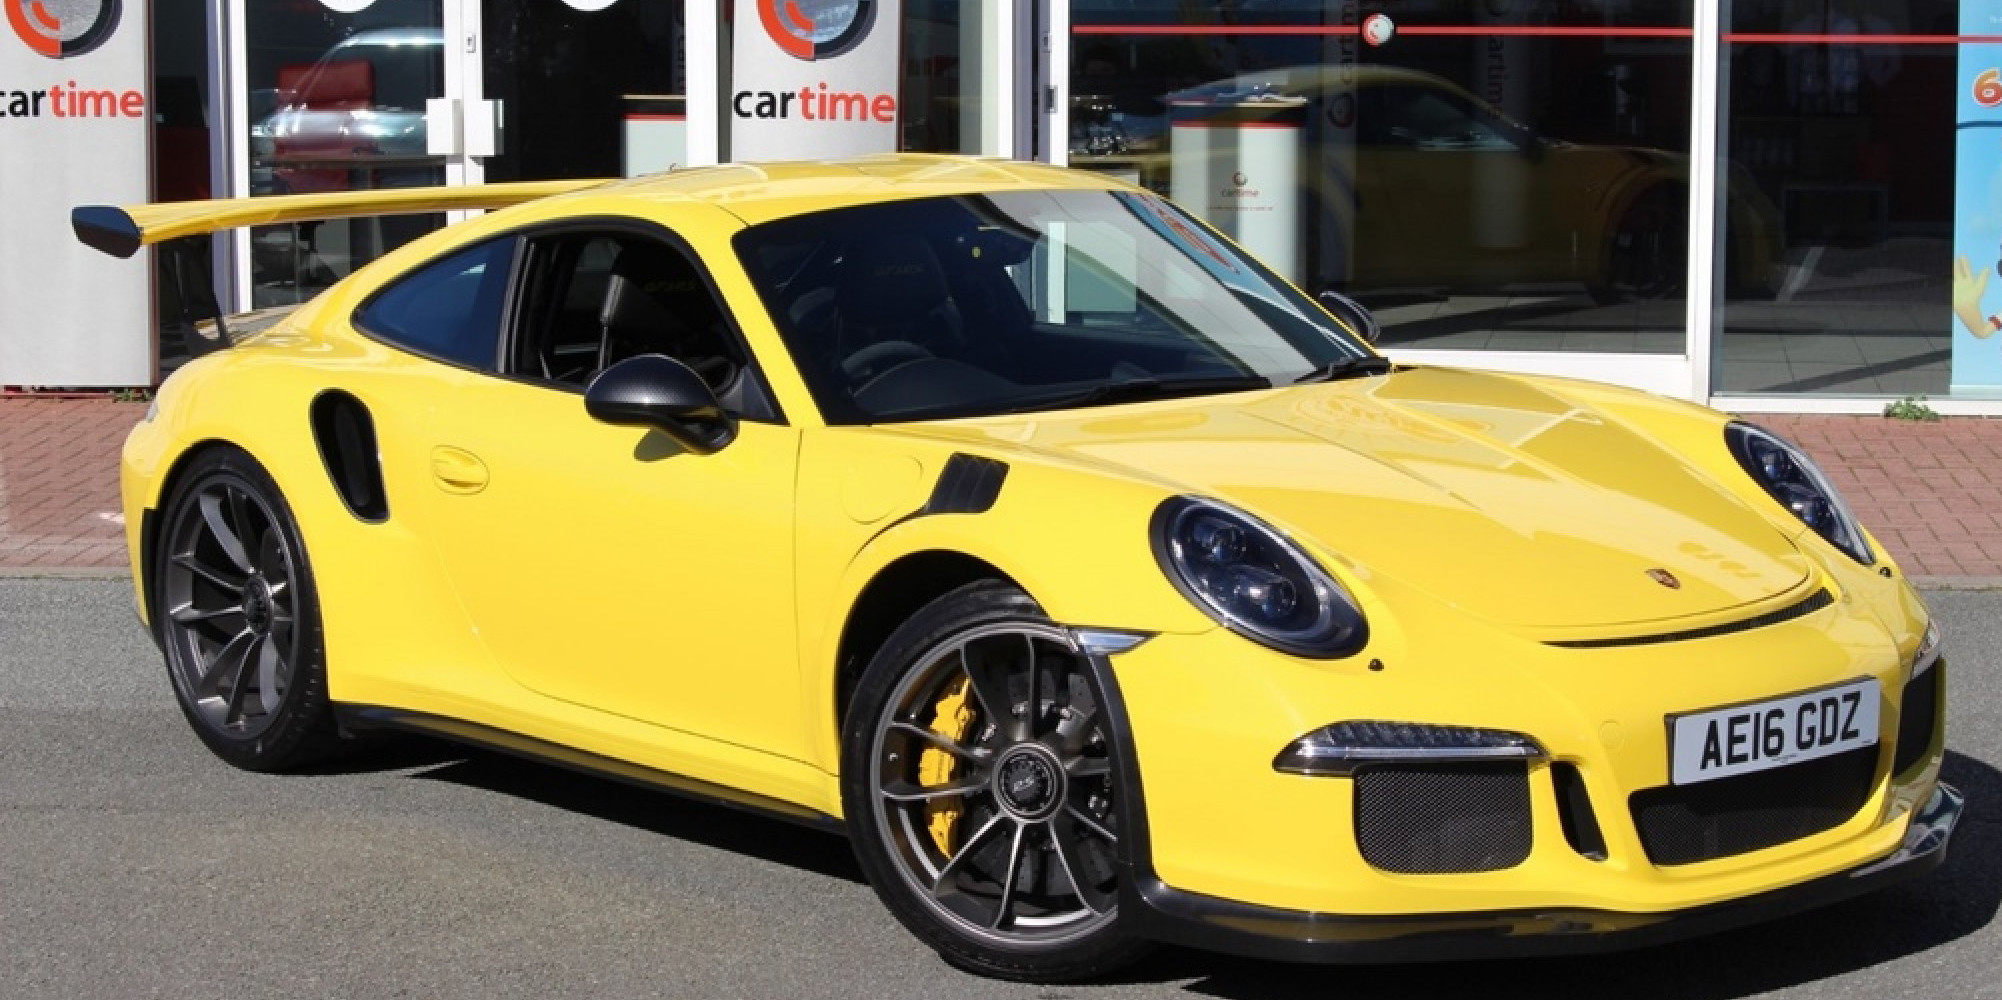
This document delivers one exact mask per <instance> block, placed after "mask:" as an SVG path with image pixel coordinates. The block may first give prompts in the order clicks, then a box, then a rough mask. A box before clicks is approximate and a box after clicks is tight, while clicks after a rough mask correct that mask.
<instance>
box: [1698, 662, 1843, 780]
mask: <svg viewBox="0 0 2002 1000" xmlns="http://www.w3.org/2000/svg"><path fill="white" fill-rule="evenodd" d="M1879 690H1880V689H1879V685H1878V683H1877V679H1876V678H1875V677H1865V678H1863V679H1862V680H1858V681H1850V682H1848V683H1845V684H1838V685H1836V686H1834V687H1827V688H1821V689H1820V690H1817V691H1806V692H1803V693H1801V694H1790V695H1787V696H1786V697H1784V698H1774V699H1772V700H1771V701H1761V702H1754V703H1752V704H1749V705H1733V706H1731V707H1729V708H1713V709H1710V710H1709V711H1705V712H1691V713H1689V714H1688V715H1671V716H1669V717H1668V727H1669V728H1668V757H1669V780H1670V781H1672V782H1674V783H1675V784H1678V785H1693V784H1696V783H1697V782H1700V781H1715V780H1716V779H1718V778H1728V777H1731V776H1732V775H1735V774H1750V773H1751V772H1753V771H1766V770H1770V769H1772V768H1775V767H1785V766H1786V765H1788V764H1798V763H1800V762H1801V761H1806V760H1814V759H1816V758H1818V757H1828V756H1831V755H1834V754H1838V753H1841V752H1843V751H1844V750H1854V749H1856V748H1857V747H1867V746H1872V745H1875V744H1876V742H1877V721H1878V702H1879V697H1878V692H1879Z"/></svg>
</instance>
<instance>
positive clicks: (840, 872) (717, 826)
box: [342, 736, 863, 884]
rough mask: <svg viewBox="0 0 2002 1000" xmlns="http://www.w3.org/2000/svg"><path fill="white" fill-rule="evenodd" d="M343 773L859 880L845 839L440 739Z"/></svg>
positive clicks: (384, 750) (349, 763) (412, 742)
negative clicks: (515, 802)
mask: <svg viewBox="0 0 2002 1000" xmlns="http://www.w3.org/2000/svg"><path fill="white" fill-rule="evenodd" d="M342 770H344V771H348V772H355V771H360V770H373V771H409V772H410V774H409V776H410V777H412V778H418V779H422V780H425V781H448V782H451V783H453V784H457V785H464V786H467V787H471V788H479V789H483V790H485V791H489V792H496V793H499V794H501V795H510V796H514V797H516V798H520V799H526V800H528V801H531V802H537V803H540V804H542V805H546V806H550V807H553V808H556V809H562V810H565V811H568V812H574V813H579V814H582V815H585V816H592V817H595V818H597V819H601V820H605V821H607V822H611V823H618V824H621V825H624V826H629V827H633V828H635V829H639V830H644V831H646V832H648V833H653V834H657V835H659V836H663V837H674V838H676V839H678V840H685V841H688V842H690V843H696V844H702V845H705V846H708V847H714V848H716V849H718V850H724V851H731V852H734V853H737V854H747V855H750V856H753V857H757V858H762V859H764V860H766V861H771V862H775V863H777V864H782V865H786V866H789V867H792V868H798V869H800V870H802V871H809V872H813V873H815V874H819V875H824V876H826V877H828V878H837V879H842V880H843V881H847V882H854V883H858V884H859V883H861V882H862V881H863V878H862V870H861V869H860V868H858V867H856V864H855V855H854V854H853V853H852V852H850V850H849V848H848V840H847V838H845V837H842V836H839V835H837V834H833V833H828V832H826V831H822V830H816V829H813V828H810V827H806V826H802V825H799V824H796V823H791V822H787V821H785V820H782V819H776V818H773V817H770V816H767V815H765V814H762V813H751V812H746V811H743V810H740V809H733V808H730V807H728V806H722V805H716V804H714V803H712V802H707V801H701V800H697V799H690V798H685V797H682V796H679V795H674V794H670V793H668V792H663V791H658V790H655V789H653V788H647V787H640V786H635V785H631V784H626V783H624V782H620V781H614V780H612V779H610V778H602V777H598V776H596V775H593V774H584V773H580V772H577V771H572V770H568V769H566V768H562V767H557V766H555V765H551V764H544V763H540V762H538V761H532V760H525V759H522V758H519V757H512V756H509V755H506V754H501V753H493V752H489V751H485V750H477V749H472V748H468V747H464V746H460V745H457V744H453V743H447V742H444V741H442V740H432V739H426V738H422V737H414V736H413V737H408V738H398V739H396V740H394V741H393V742H391V743H389V744H385V745H384V746H383V747H381V748H379V749H375V750H371V751H369V752H367V753H366V754H364V755H362V756H359V757H355V758H350V759H347V760H345V761H343V762H342Z"/></svg>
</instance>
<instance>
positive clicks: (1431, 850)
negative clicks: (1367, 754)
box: [1355, 761, 1530, 875]
mask: <svg viewBox="0 0 2002 1000" xmlns="http://www.w3.org/2000/svg"><path fill="white" fill-rule="evenodd" d="M1355 781H1356V845H1357V846H1358V847H1360V848H1362V856H1363V858H1364V859H1365V860H1367V861H1368V862H1369V863H1370V864H1372V865H1375V866H1376V867H1378V868H1381V869H1383V870H1384V871H1391V872H1402V873H1405V874H1413V875H1425V874H1440V873H1445V872H1491V871H1497V870H1499V869H1502V868H1513V867H1515V866H1516V865H1519V864H1521V863H1522V862H1523V859H1524V858H1527V857H1529V844H1530V828H1529V767H1528V765H1526V764H1523V763H1520V762H1514V761H1509V762H1501V763H1477V764H1383V765H1375V766H1371V767H1367V768H1364V769H1363V770H1362V771H1360V772H1358V773H1357V774H1356V779H1355Z"/></svg>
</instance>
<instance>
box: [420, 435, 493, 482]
mask: <svg viewBox="0 0 2002 1000" xmlns="http://www.w3.org/2000/svg"><path fill="white" fill-rule="evenodd" d="M431 478H432V479H434V480H436V481H437V483H438V488H439V489H441V490H444V491H445V492H447V493H478V492H479V491H481V490H483V489H486V488H487V482H488V480H489V479H490V478H491V476H490V474H489V473H488V472H487V463H485V462H482V461H480V456H478V455H475V454H473V453H472V452H470V451H467V450H465V449H464V448H454V447H452V446H451V445H443V444H441V445H439V446H437V447H436V448H433V449H431Z"/></svg>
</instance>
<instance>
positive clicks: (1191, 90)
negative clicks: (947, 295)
mask: <svg viewBox="0 0 2002 1000" xmlns="http://www.w3.org/2000/svg"><path fill="white" fill-rule="evenodd" d="M1386 15H1388V16H1390V17H1391V18H1392V20H1390V21H1379V22H1377V23H1376V24H1375V25H1374V26H1373V27H1374V30H1373V34H1372V39H1373V41H1372V42H1366V41H1365V40H1364V38H1363V33H1362V32H1361V31H1360V30H1359V28H1360V26H1361V25H1362V24H1363V22H1364V20H1365V19H1366V18H1381V17H1384V16H1386ZM1071 22H1072V26H1073V27H1072V32H1073V39H1072V67H1071V93H1072V99H1071V108H1070V112H1071V118H1070V161H1071V163H1072V164H1073V165H1075V166H1083V167H1088V168H1093V169H1100V170H1107V171H1111V172H1114V173H1118V174H1121V175H1123V176H1125V177H1127V178H1129V179H1131V180H1135V181H1137V182H1139V183H1141V184H1144V185H1146V186H1148V187H1150V188H1153V189H1154V190H1157V191H1160V192H1162V193H1164V194H1171V195H1173V196H1175V197H1177V198H1178V200H1180V201H1182V202H1183V203H1184V205H1185V207H1187V208H1189V209H1190V210H1191V211H1193V212H1195V213H1197V214H1199V215H1202V216H1203V217H1204V218H1206V219H1208V220H1210V221H1211V222H1212V223H1213V224H1216V225H1218V226H1219V228H1221V229H1223V230H1224V231H1226V232H1228V233H1232V234H1233V235H1234V236H1236V237H1237V238H1238V239H1239V241H1240V242H1242V243H1244V244H1245V246H1246V247H1247V248H1248V249H1250V250H1251V251H1252V252H1254V253H1256V254H1259V255H1260V256H1261V257H1263V258H1264V259H1265V260H1266V261H1267V262H1268V263H1271V264H1273V266H1274V267H1275V268H1276V269H1278V270H1281V271H1282V272H1284V273H1286V274H1287V275H1288V276H1289V277H1291V278H1293V279H1294V280H1295V281H1297V282H1298V283H1300V284H1301V285H1302V286H1304V287H1305V288H1307V289H1308V290H1309V291H1319V290H1322V289H1338V290H1341V291H1344V292H1347V293H1348V294H1350V295H1352V296H1354V297H1356V298H1358V299H1360V300H1361V301H1363V302H1364V303H1365V304H1368V305H1370V306H1372V307H1373V308H1375V309H1376V310H1377V313H1378V315H1379V317H1380V318H1381V319H1382V321H1383V325H1384V336H1383V343H1384V344H1386V345H1388V346H1396V347H1424V348H1447V349H1496V350H1525V351H1592V352H1614V353H1623V352H1624V353H1636V352H1637V353H1661V354H1680V353H1682V352H1683V351H1684V350H1685V349H1686V335H1685V332H1684V328H1685V323H1684V313H1685V296H1686V288H1685V285H1686V279H1685V276H1686V273H1687V269H1688V247H1687V242H1688V224H1687V223H1688V200H1689V196H1688V180H1689V162H1688V155H1687V153H1688V149H1689V140H1688V135H1689V113H1690V88H1691V68H1692V53H1693V32H1692V28H1691V23H1692V6H1691V3H1690V2H1689V0H1668V2H1654V0H1615V2H1611V3H1606V4H1602V5H1590V6H1587V5H1575V4H1569V3H1559V2H1555V0H1444V2H1441V3H1437V4H1428V5H1425V6H1423V7H1421V8H1415V9H1403V8H1402V7H1401V5H1398V6H1390V5H1373V4H1362V3H1357V2H1353V0H1348V2H1342V0H1336V2H1308V0H1293V2H1278V3H1252V2H1237V3H1221V4H1201V5H1197V4H1191V3H1185V2H1179V0H1118V2H1111V0H1077V2H1076V3H1074V4H1073V5H1072V11H1071ZM1385 28H1388V29H1390V30H1387V31H1386V30H1384V29H1385ZM1291 108H1297V110H1291ZM1191 177H1193V178H1194V181H1193V182H1191V180H1190V178H1191ZM1178 178H1179V180H1178ZM1756 208H1757V207H1756V206H1753V207H1752V208H1749V209H1747V211H1755V210H1756ZM1754 249H1756V248H1754ZM1761 263H1762V262H1760V261H1756V260H1755V261H1751V262H1749V263H1747V265H1746V266H1747V267H1750V268H1754V269H1756V267H1757V266H1759V264H1761Z"/></svg>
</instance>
